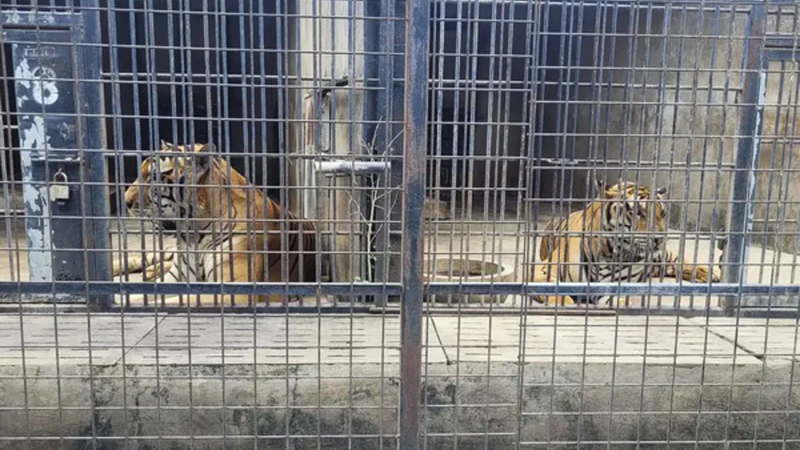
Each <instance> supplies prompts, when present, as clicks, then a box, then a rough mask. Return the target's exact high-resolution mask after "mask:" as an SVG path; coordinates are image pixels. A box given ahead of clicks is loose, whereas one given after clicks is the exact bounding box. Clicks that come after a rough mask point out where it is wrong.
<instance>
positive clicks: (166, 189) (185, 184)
mask: <svg viewBox="0 0 800 450" xmlns="http://www.w3.org/2000/svg"><path fill="white" fill-rule="evenodd" d="M214 151H215V150H214V146H213V144H205V145H201V144H195V145H194V146H192V147H190V148H189V149H187V147H186V146H182V145H173V144H170V143H168V142H165V141H161V152H165V153H164V155H161V156H156V157H151V158H148V159H146V160H145V161H144V162H143V163H142V165H141V174H140V176H139V178H138V179H137V180H136V181H135V182H134V183H133V184H131V185H130V186H129V187H128V189H127V190H126V191H125V204H126V206H127V208H128V210H129V212H130V213H131V215H134V216H138V215H139V212H138V209H139V207H141V208H142V209H141V211H142V213H144V216H145V217H146V218H148V219H149V220H150V221H151V222H152V223H153V226H154V228H155V230H156V231H161V232H163V233H165V234H171V235H174V236H175V237H176V239H177V247H176V248H175V247H172V248H166V249H164V251H161V252H157V253H156V252H151V253H146V254H145V255H144V257H142V255H141V254H139V255H137V256H133V255H131V256H130V257H128V258H126V259H125V260H124V261H119V260H115V261H114V263H113V269H112V271H113V275H114V276H119V275H121V274H122V273H123V272H127V273H136V272H143V278H144V279H145V280H153V279H156V280H159V281H161V280H162V275H163V281H164V282H191V281H218V282H253V281H272V282H281V281H295V282H296V281H312V282H313V281H316V257H315V249H316V239H315V227H314V225H313V224H312V223H309V222H305V221H302V222H301V221H299V220H298V219H297V217H296V216H295V215H294V214H292V213H290V212H289V211H286V212H285V217H286V218H284V217H282V216H283V214H282V213H283V211H282V210H281V208H280V206H278V205H277V204H276V203H275V202H273V201H272V200H270V199H269V198H267V197H266V196H265V195H264V194H263V193H262V192H261V191H260V190H259V189H256V188H254V187H253V186H251V185H250V184H249V183H248V182H247V180H246V179H245V178H244V177H243V176H242V175H241V174H240V173H239V172H237V171H236V170H235V169H234V168H233V167H230V166H229V165H228V163H227V162H226V161H225V160H224V159H221V158H217V157H215V156H214V155H213V152H214ZM156 172H157V174H158V175H159V176H157V177H154V175H155V174H156ZM140 190H141V194H142V195H141V196H140ZM287 219H288V220H287ZM281 220H284V221H286V224H285V225H284V230H283V234H285V235H287V236H286V245H287V247H288V248H284V249H282V248H281V234H282V232H281V222H280V221H281ZM301 234H302V239H301ZM301 244H302V246H301ZM301 252H302V256H303V258H302V267H300V254H301ZM176 253H177V255H176ZM283 255H285V261H286V263H287V266H286V271H287V273H288V277H289V279H288V280H284V279H282V272H283V264H282V262H283V259H284V258H282V256H283ZM265 269H266V270H265ZM265 273H266V274H267V276H266V277H265ZM265 278H266V280H265ZM233 297H234V301H235V302H236V303H237V304H245V305H246V304H247V301H248V296H247V295H234V296H233ZM226 298H229V297H228V296H226ZM253 300H254V301H264V300H265V299H264V296H263V295H259V296H256V298H255V299H253ZM269 300H270V301H271V302H277V301H280V300H281V296H280V295H270V298H269Z"/></svg>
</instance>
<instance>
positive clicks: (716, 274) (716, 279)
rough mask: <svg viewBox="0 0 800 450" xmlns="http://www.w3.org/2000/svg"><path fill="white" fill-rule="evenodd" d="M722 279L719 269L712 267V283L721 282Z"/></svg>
mask: <svg viewBox="0 0 800 450" xmlns="http://www.w3.org/2000/svg"><path fill="white" fill-rule="evenodd" d="M720 281H722V277H721V276H720V274H719V271H717V270H715V269H713V268H712V269H711V282H712V283H719V282H720Z"/></svg>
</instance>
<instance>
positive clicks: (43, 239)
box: [14, 58, 53, 281]
mask: <svg viewBox="0 0 800 450" xmlns="http://www.w3.org/2000/svg"><path fill="white" fill-rule="evenodd" d="M14 76H15V77H16V82H17V85H18V88H19V87H21V88H22V89H17V92H18V94H19V96H18V97H17V108H18V109H19V110H23V109H24V108H23V105H24V104H25V103H26V102H27V101H28V100H29V97H28V96H27V95H25V90H26V89H27V90H28V91H30V89H31V86H32V82H33V81H32V80H33V79H34V78H35V77H34V73H33V71H32V70H31V68H30V65H29V64H28V60H27V59H24V58H23V59H22V60H21V61H20V62H19V64H17V66H16V67H15V68H14ZM19 124H20V126H19V141H20V147H21V148H23V149H24V151H21V152H20V162H21V163H22V164H21V165H22V180H23V181H24V184H23V187H22V196H23V201H24V203H25V209H26V211H27V214H28V215H29V216H30V218H29V219H28V225H27V226H26V227H25V228H26V238H27V241H28V249H29V251H28V263H29V267H30V281H51V280H52V277H53V263H52V258H51V257H50V254H51V252H52V249H53V239H52V235H51V232H52V230H51V226H50V206H49V204H48V200H47V183H42V180H37V179H36V178H35V177H34V174H33V167H32V163H33V155H32V151H35V150H43V151H46V150H47V149H48V148H49V147H50V138H49V136H48V135H47V129H46V126H45V121H44V117H42V116H38V115H35V116H34V115H24V116H22V117H21V118H20V121H19Z"/></svg>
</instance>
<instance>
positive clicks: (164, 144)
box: [161, 139, 174, 150]
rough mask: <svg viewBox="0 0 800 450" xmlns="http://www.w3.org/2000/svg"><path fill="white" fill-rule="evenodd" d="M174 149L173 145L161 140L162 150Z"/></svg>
mask: <svg viewBox="0 0 800 450" xmlns="http://www.w3.org/2000/svg"><path fill="white" fill-rule="evenodd" d="M172 147H174V146H173V145H172V144H170V143H169V142H167V141H165V140H163V139H162V140H161V150H169V149H170V148H172Z"/></svg>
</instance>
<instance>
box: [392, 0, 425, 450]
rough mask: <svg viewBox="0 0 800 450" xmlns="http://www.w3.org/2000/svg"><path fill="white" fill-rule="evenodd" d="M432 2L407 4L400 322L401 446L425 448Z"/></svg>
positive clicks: (403, 449) (415, 0)
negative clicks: (426, 213)
mask: <svg viewBox="0 0 800 450" xmlns="http://www.w3.org/2000/svg"><path fill="white" fill-rule="evenodd" d="M429 21H430V2H428V1H426V0H408V2H407V3H406V36H405V38H406V41H405V48H406V58H405V75H406V83H405V101H404V108H405V127H404V142H403V144H404V147H403V186H404V188H405V189H404V192H403V197H404V198H403V200H404V201H403V205H404V207H405V220H404V221H403V278H402V279H403V282H402V284H403V300H402V304H401V312H402V313H401V319H400V321H401V323H400V330H401V335H400V342H401V349H400V370H401V377H402V384H401V387H400V445H399V448H400V450H416V449H418V448H419V429H420V406H421V400H420V381H421V380H420V378H421V375H422V367H421V364H422V361H421V358H422V300H423V292H422V291H423V286H422V281H423V278H422V255H423V249H422V244H423V228H422V227H423V217H422V208H423V205H424V203H425V156H426V154H427V148H428V146H427V114H428V39H429V33H430V23H429Z"/></svg>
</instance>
